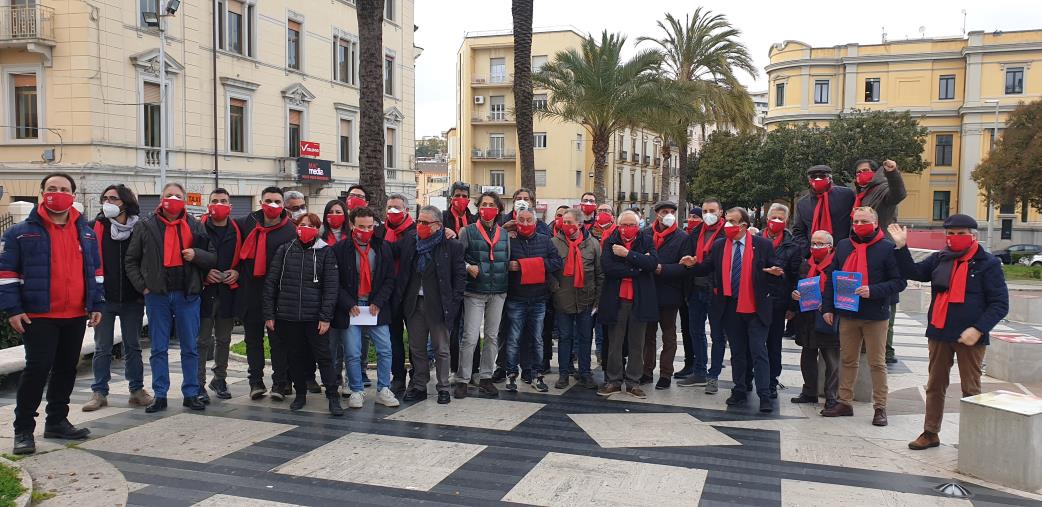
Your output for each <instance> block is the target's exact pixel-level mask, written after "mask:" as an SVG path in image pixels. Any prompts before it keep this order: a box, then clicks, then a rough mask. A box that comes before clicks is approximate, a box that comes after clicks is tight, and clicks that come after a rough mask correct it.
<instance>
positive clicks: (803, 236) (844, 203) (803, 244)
mask: <svg viewBox="0 0 1042 507" xmlns="http://www.w3.org/2000/svg"><path fill="white" fill-rule="evenodd" d="M856 198H857V194H855V193H854V191H853V190H851V189H849V188H847V187H841V186H838V185H835V184H833V185H832V189H831V190H829V214H830V215H831V216H832V239H833V241H834V242H835V244H837V245H838V244H839V242H840V240H844V239H847V238H848V237H849V236H850V212H851V210H853V209H854V200H855V199H856ZM817 205H818V195H817V194H815V193H814V192H810V193H808V194H806V195H804V196H803V197H801V198H800V200H799V201H797V202H796V219H795V220H794V221H793V224H792V235H793V236H794V237H795V239H796V244H797V245H800V249H802V250H803V252H804V253H807V252H809V251H810V237H811V236H813V235H814V231H812V230H811V228H813V227H814V207H815V206H817Z"/></svg>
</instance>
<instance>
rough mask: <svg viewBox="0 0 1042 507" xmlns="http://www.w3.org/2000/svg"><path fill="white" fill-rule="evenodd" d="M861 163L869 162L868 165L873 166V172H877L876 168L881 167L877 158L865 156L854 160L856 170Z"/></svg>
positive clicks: (855, 170)
mask: <svg viewBox="0 0 1042 507" xmlns="http://www.w3.org/2000/svg"><path fill="white" fill-rule="evenodd" d="M861 164H868V167H871V168H872V172H875V171H876V169H879V164H877V163H876V161H875V160H871V159H867V158H863V159H861V160H858V161H857V162H854V172H857V168H858V166H860V165H861Z"/></svg>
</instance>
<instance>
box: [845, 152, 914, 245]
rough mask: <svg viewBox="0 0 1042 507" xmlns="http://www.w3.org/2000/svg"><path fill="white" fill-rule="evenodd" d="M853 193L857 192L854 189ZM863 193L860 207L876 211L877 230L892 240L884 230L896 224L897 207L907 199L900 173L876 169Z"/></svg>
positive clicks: (888, 232)
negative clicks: (877, 216) (877, 218)
mask: <svg viewBox="0 0 1042 507" xmlns="http://www.w3.org/2000/svg"><path fill="white" fill-rule="evenodd" d="M855 191H857V189H856V188H855ZM864 191H865V196H864V197H862V198H861V205H862V206H868V207H869V208H872V209H874V210H876V214H878V215H879V228H880V229H882V230H883V234H884V235H885V236H886V239H893V238H891V237H890V231H888V230H887V229H886V228H887V226H888V225H890V224H892V223H895V222H897V205H898V204H900V203H901V201H903V200H905V197H908V191H907V190H905V181H904V178H902V177H901V172H900V171H897V170H894V171H891V172H887V171H886V170H884V169H883V168H882V167H880V168H879V169H876V172H875V175H874V176H872V181H870V182H868V185H865V189H864ZM829 204H832V203H831V202H830V203H829Z"/></svg>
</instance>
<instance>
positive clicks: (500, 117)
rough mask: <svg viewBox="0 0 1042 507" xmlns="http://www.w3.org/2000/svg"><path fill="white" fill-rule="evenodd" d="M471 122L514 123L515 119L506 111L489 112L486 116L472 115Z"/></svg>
mask: <svg viewBox="0 0 1042 507" xmlns="http://www.w3.org/2000/svg"><path fill="white" fill-rule="evenodd" d="M470 121H471V123H514V119H513V118H511V117H509V116H507V114H506V113H505V112H504V113H489V114H487V115H484V116H480V115H479V116H472V117H471V118H470Z"/></svg>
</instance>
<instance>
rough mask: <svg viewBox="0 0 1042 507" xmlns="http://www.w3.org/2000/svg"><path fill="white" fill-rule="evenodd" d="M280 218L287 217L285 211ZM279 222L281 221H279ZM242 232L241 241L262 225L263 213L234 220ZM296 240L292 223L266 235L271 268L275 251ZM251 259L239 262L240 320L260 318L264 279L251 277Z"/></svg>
mask: <svg viewBox="0 0 1042 507" xmlns="http://www.w3.org/2000/svg"><path fill="white" fill-rule="evenodd" d="M282 216H283V217H285V216H288V213H287V212H286V211H283V212H282ZM280 220H281V219H280ZM235 221H236V222H237V223H238V224H239V231H240V232H242V240H243V242H245V241H246V238H248V237H249V236H250V233H251V232H253V229H255V228H257V227H258V226H260V225H261V224H263V223H264V213H263V212H262V211H254V212H252V213H250V214H248V215H246V216H244V217H240V218H237V219H235ZM295 239H297V228H296V226H294V225H293V221H287V222H286V224H285V225H283V226H282V227H279V228H278V229H276V230H273V231H271V232H269V233H268V248H267V261H268V266H269V267H270V266H271V260H272V259H273V258H274V257H275V251H276V250H278V249H279V247H280V246H282V245H284V244H286V243H289V242H290V241H293V240H295ZM253 264H254V260H253V259H244V260H242V261H240V262H239V268H238V269H239V294H240V295H239V297H238V298H236V312H235V313H236V316H239V317H242V318H256V319H259V318H261V301H262V300H263V299H264V298H263V296H264V278H265V277H263V276H256V277H255V276H253Z"/></svg>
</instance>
